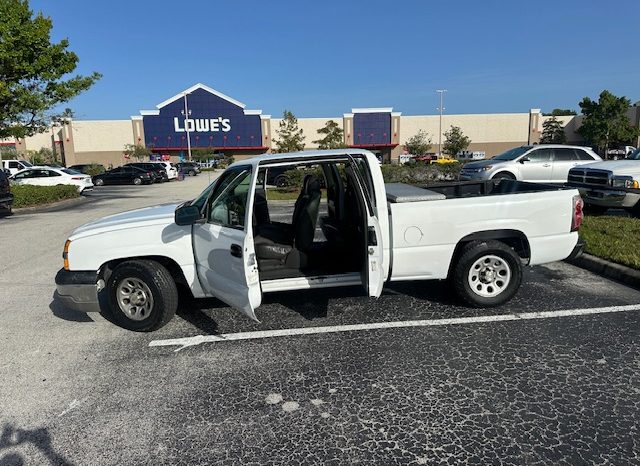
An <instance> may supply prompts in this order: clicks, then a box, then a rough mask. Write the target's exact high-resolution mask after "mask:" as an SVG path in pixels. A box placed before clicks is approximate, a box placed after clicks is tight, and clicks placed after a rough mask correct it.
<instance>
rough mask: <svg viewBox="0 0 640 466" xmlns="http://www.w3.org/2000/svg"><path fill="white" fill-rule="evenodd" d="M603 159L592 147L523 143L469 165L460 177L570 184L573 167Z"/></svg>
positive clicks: (465, 166)
mask: <svg viewBox="0 0 640 466" xmlns="http://www.w3.org/2000/svg"><path fill="white" fill-rule="evenodd" d="M601 160H602V158H600V156H599V155H598V154H596V153H595V152H593V150H591V149H590V148H589V147H582V146H567V145H560V144H539V145H533V146H521V147H515V148H513V149H509V150H508V151H506V152H505V153H503V154H500V155H497V156H495V157H493V158H492V159H488V160H482V161H479V162H470V163H467V164H465V165H464V166H463V167H462V170H461V171H460V179H461V180H463V181H466V180H493V179H509V180H520V181H532V182H535V183H566V182H567V176H568V175H569V170H571V169H572V168H573V167H575V166H577V165H582V164H585V163H591V162H598V161H601Z"/></svg>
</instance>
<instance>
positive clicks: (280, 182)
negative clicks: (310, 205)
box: [273, 175, 287, 188]
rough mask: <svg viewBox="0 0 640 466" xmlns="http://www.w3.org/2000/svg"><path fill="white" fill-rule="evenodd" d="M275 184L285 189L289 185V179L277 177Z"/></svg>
mask: <svg viewBox="0 0 640 466" xmlns="http://www.w3.org/2000/svg"><path fill="white" fill-rule="evenodd" d="M273 184H275V185H276V186H277V187H278V188H284V187H285V185H286V184H287V178H286V177H285V176H284V175H278V176H276V179H275V180H273Z"/></svg>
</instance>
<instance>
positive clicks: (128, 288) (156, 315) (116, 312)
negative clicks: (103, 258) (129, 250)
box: [107, 260, 178, 332]
mask: <svg viewBox="0 0 640 466" xmlns="http://www.w3.org/2000/svg"><path fill="white" fill-rule="evenodd" d="M107 293H108V299H109V309H108V314H109V315H108V317H110V318H111V320H113V322H114V323H115V324H116V325H119V326H120V327H123V328H125V329H127V330H133V331H134V332H151V331H153V330H157V329H159V328H160V327H163V326H164V325H166V324H167V323H168V322H169V321H170V320H171V318H172V317H173V315H174V314H175V313H176V309H177V307H178V290H177V288H176V284H175V281H174V280H173V277H172V276H171V274H170V273H169V271H168V270H167V269H166V268H165V267H164V266H163V265H162V264H159V263H158V262H155V261H150V260H132V261H127V262H123V263H121V264H120V265H118V266H117V267H116V268H115V270H114V271H113V273H112V274H111V277H109V282H108V283H107Z"/></svg>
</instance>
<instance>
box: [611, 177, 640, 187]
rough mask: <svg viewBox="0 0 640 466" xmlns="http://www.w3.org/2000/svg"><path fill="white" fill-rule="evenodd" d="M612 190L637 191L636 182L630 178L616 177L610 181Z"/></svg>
mask: <svg viewBox="0 0 640 466" xmlns="http://www.w3.org/2000/svg"><path fill="white" fill-rule="evenodd" d="M611 186H613V187H614V188H626V189H638V182H637V181H636V180H634V179H633V178H631V177H630V176H616V177H615V178H613V179H612V180H611Z"/></svg>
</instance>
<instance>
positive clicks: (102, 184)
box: [93, 178, 104, 186]
mask: <svg viewBox="0 0 640 466" xmlns="http://www.w3.org/2000/svg"><path fill="white" fill-rule="evenodd" d="M93 184H95V185H96V186H104V180H103V179H102V178H97V179H96V180H95V181H94V182H93Z"/></svg>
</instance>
